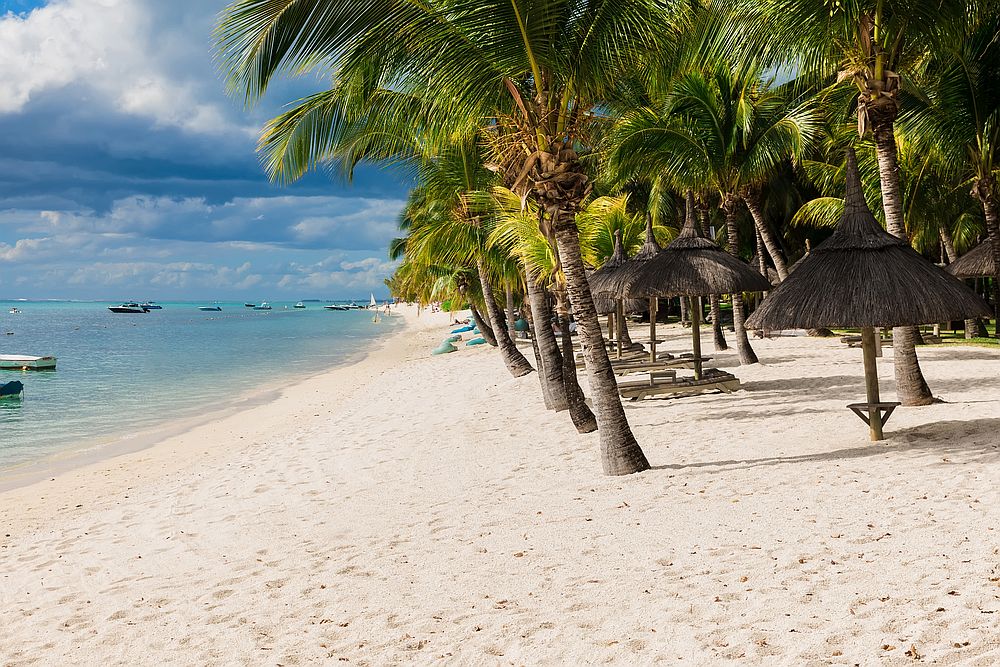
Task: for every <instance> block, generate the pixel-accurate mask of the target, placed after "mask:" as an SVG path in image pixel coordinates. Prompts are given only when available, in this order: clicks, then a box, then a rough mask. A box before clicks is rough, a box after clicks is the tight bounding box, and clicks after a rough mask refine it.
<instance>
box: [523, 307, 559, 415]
mask: <svg viewBox="0 0 1000 667" xmlns="http://www.w3.org/2000/svg"><path fill="white" fill-rule="evenodd" d="M525 317H526V320H527V322H528V333H529V335H530V336H531V351H532V352H534V353H535V368H537V369H538V385H539V386H540V387H541V389H542V402H543V403H545V409H546V410H552V409H553V403H552V393H551V392H550V391H549V384H548V383H547V382H546V381H545V364H544V363H543V362H542V352H541V350H540V349H539V347H538V336H536V335H535V323H534V318H532V317H531V314H530V313H528V314H526V315H525Z"/></svg>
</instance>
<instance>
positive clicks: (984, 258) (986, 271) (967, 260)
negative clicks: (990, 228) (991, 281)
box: [944, 239, 997, 278]
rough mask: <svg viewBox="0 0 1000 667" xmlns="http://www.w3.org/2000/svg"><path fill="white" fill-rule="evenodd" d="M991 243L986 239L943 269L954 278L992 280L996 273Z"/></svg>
mask: <svg viewBox="0 0 1000 667" xmlns="http://www.w3.org/2000/svg"><path fill="white" fill-rule="evenodd" d="M992 244H993V242H992V241H990V240H989V239H986V240H985V241H983V242H982V243H980V244H979V245H977V246H976V247H975V248H973V249H972V250H970V251H969V252H967V253H965V254H964V255H962V256H961V257H959V258H958V259H956V260H955V261H954V262H952V263H951V264H949V265H948V266H946V267H944V269H945V271H947V272H948V273H950V274H951V275H953V276H955V277H956V278H992V277H993V276H995V275H996V273H997V265H996V262H994V261H993V245H992Z"/></svg>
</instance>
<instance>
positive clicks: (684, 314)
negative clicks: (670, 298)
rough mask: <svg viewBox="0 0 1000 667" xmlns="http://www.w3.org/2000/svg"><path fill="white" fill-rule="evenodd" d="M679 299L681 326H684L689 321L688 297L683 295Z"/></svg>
mask: <svg viewBox="0 0 1000 667" xmlns="http://www.w3.org/2000/svg"><path fill="white" fill-rule="evenodd" d="M679 301H680V302H681V326H684V325H685V324H687V323H688V321H689V320H688V304H687V299H685V298H684V297H681V298H680V299H679Z"/></svg>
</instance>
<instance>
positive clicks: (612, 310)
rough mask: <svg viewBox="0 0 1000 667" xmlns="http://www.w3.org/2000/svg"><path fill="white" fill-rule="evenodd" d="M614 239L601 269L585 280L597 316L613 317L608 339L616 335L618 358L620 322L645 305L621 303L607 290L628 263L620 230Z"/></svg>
mask: <svg viewBox="0 0 1000 667" xmlns="http://www.w3.org/2000/svg"><path fill="white" fill-rule="evenodd" d="M614 238H615V246H614V250H613V251H612V253H611V256H610V257H609V258H608V259H607V261H605V262H604V264H602V265H601V268H599V269H597V270H596V271H594V272H593V273H592V274H590V276H589V277H588V278H587V280H588V282H589V283H590V291H591V293H592V294H593V295H594V308H595V309H596V310H597V314H598V315H609V316H610V315H614V318H615V326H614V328H612V326H611V322H610V319H609V321H608V337H609V338H610V337H611V334H612V332H613V331H614V332H616V333H617V335H616V336H615V338H616V340H617V341H618V356H621V344H622V337H623V335H624V333H625V331H623V328H624V327H623V323H622V320H624V318H625V313H626V312H636V311H641V310H644V309H645V303H644V302H643V301H642V300H641V299H629V300H628V302H627V303H623V300H622V298H621V297H620V296H614V297H613V296H611V293H610V292H609V291H608V289H607V285H608V283H609V281H610V279H611V278H612V277H613V276H614V275H615V274H616V273H617V272H618V270H619V269H620V268H621V266H622V265H623V264H625V263H626V262H628V253H626V252H625V247H624V245H622V231H621V230H620V229H616V230H615V234H614Z"/></svg>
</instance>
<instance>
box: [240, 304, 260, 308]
mask: <svg viewBox="0 0 1000 667" xmlns="http://www.w3.org/2000/svg"><path fill="white" fill-rule="evenodd" d="M243 307H244V308H256V307H257V304H256V303H244V304H243Z"/></svg>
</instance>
